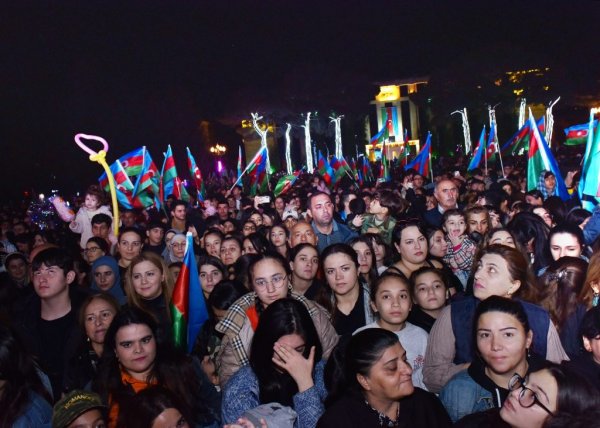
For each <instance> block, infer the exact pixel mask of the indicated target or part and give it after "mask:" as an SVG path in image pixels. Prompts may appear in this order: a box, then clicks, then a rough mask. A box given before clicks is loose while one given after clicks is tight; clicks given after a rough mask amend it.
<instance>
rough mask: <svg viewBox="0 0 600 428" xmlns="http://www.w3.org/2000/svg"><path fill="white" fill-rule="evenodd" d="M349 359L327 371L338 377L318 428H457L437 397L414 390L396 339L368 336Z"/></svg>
mask: <svg viewBox="0 0 600 428" xmlns="http://www.w3.org/2000/svg"><path fill="white" fill-rule="evenodd" d="M336 355H338V356H340V355H342V353H341V352H337V351H336ZM343 355H344V357H340V358H339V359H338V361H340V362H341V367H339V366H338V367H331V365H330V364H328V367H327V369H326V370H327V372H329V373H332V372H333V373H334V374H333V379H332V378H331V377H330V378H329V381H330V382H328V383H330V385H328V386H331V387H332V388H330V389H331V393H330V395H329V397H328V399H327V402H326V403H325V404H326V408H327V409H326V411H325V413H324V414H323V416H322V417H321V419H320V420H319V422H318V423H317V428H329V427H347V428H348V427H350V428H352V427H357V428H358V427H360V428H363V427H409V426H410V427H430V428H437V427H450V426H452V422H451V421H450V418H449V417H448V414H447V413H446V411H445V410H444V407H443V406H442V404H441V403H440V401H439V400H438V399H437V397H436V396H435V395H434V394H431V393H429V392H426V391H424V390H422V389H420V388H415V387H414V386H413V384H412V377H411V376H412V368H411V366H410V364H409V363H408V362H407V361H406V351H405V350H404V348H403V347H402V345H401V344H400V342H399V341H398V336H396V335H395V334H394V333H392V332H389V331H387V330H383V329H379V328H372V329H367V330H363V331H361V332H359V333H357V334H356V335H354V336H353V337H352V338H351V339H350V341H349V343H348V346H347V348H346V349H345V350H344V351H343ZM335 360H336V359H335V358H332V359H331V360H330V361H331V362H332V364H335V362H334V361H335Z"/></svg>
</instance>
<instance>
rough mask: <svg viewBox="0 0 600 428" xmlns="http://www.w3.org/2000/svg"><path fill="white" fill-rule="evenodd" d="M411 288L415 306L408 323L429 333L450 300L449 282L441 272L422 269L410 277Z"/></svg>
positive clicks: (433, 269) (427, 268) (428, 268)
mask: <svg viewBox="0 0 600 428" xmlns="http://www.w3.org/2000/svg"><path fill="white" fill-rule="evenodd" d="M410 287H411V293H412V296H413V303H414V306H413V308H412V310H411V311H410V315H409V316H408V321H409V322H411V323H412V324H414V325H416V326H417V327H421V328H422V329H423V330H425V331H426V332H427V333H429V332H430V331H431V327H433V323H434V322H435V320H436V319H437V317H438V316H439V315H440V313H441V312H442V309H444V306H446V303H447V301H448V299H449V298H450V291H449V287H448V281H447V279H446V277H445V275H444V273H443V272H442V271H441V270H439V269H436V268H431V267H422V268H419V269H417V270H416V271H415V272H413V274H412V275H411V276H410Z"/></svg>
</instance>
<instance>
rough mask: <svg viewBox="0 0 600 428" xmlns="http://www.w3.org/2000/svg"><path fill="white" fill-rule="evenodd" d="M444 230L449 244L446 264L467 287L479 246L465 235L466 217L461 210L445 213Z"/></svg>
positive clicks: (445, 258) (445, 259) (445, 257)
mask: <svg viewBox="0 0 600 428" xmlns="http://www.w3.org/2000/svg"><path fill="white" fill-rule="evenodd" d="M443 228H444V232H446V243H447V244H448V251H447V252H446V255H445V256H444V262H445V263H446V264H447V265H448V266H450V268H451V269H452V273H454V275H455V276H456V277H457V278H458V279H459V280H460V282H461V283H462V285H463V287H466V285H467V280H468V279H469V273H470V271H471V266H473V259H474V257H475V252H476V251H477V246H476V245H475V243H474V242H473V241H471V240H470V239H469V238H468V237H467V235H466V233H465V232H466V230H467V222H466V218H465V215H464V214H463V213H462V212H461V211H459V210H448V211H446V212H444V217H443Z"/></svg>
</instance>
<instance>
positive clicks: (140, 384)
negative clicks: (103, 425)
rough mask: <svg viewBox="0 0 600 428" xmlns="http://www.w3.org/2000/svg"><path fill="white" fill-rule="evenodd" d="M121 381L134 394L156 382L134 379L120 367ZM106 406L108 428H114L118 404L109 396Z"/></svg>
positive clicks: (117, 417) (117, 416)
mask: <svg viewBox="0 0 600 428" xmlns="http://www.w3.org/2000/svg"><path fill="white" fill-rule="evenodd" d="M121 381H122V382H123V384H126V385H129V386H131V387H132V388H133V390H134V391H135V393H136V394H137V393H138V392H140V391H142V390H144V389H146V388H148V387H149V386H151V385H156V383H157V382H156V380H153V381H152V382H150V383H148V382H145V381H143V380H138V379H135V378H134V377H132V376H131V375H130V374H129V373H127V372H126V371H125V370H123V369H121ZM108 407H109V409H110V410H109V412H108V428H116V426H117V420H118V419H119V404H118V403H115V402H113V400H112V397H110V396H109V397H108Z"/></svg>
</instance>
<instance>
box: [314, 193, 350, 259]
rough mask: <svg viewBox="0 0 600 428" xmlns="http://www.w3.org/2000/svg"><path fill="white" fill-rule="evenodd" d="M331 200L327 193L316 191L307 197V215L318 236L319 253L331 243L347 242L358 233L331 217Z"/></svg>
mask: <svg viewBox="0 0 600 428" xmlns="http://www.w3.org/2000/svg"><path fill="white" fill-rule="evenodd" d="M333 208H334V207H333V202H332V201H331V196H329V195H328V194H327V193H323V192H316V193H314V194H312V195H311V196H310V197H309V199H308V210H307V213H308V215H310V216H311V218H312V228H313V231H314V232H315V235H316V236H317V238H318V242H317V248H318V249H319V253H320V252H321V251H323V250H324V249H325V247H328V246H329V245H332V244H338V243H347V242H348V241H350V240H351V239H352V238H354V237H356V236H358V234H357V233H356V232H354V231H352V230H350V228H349V227H348V226H346V225H345V224H341V223H338V222H337V221H335V220H334V219H333Z"/></svg>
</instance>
